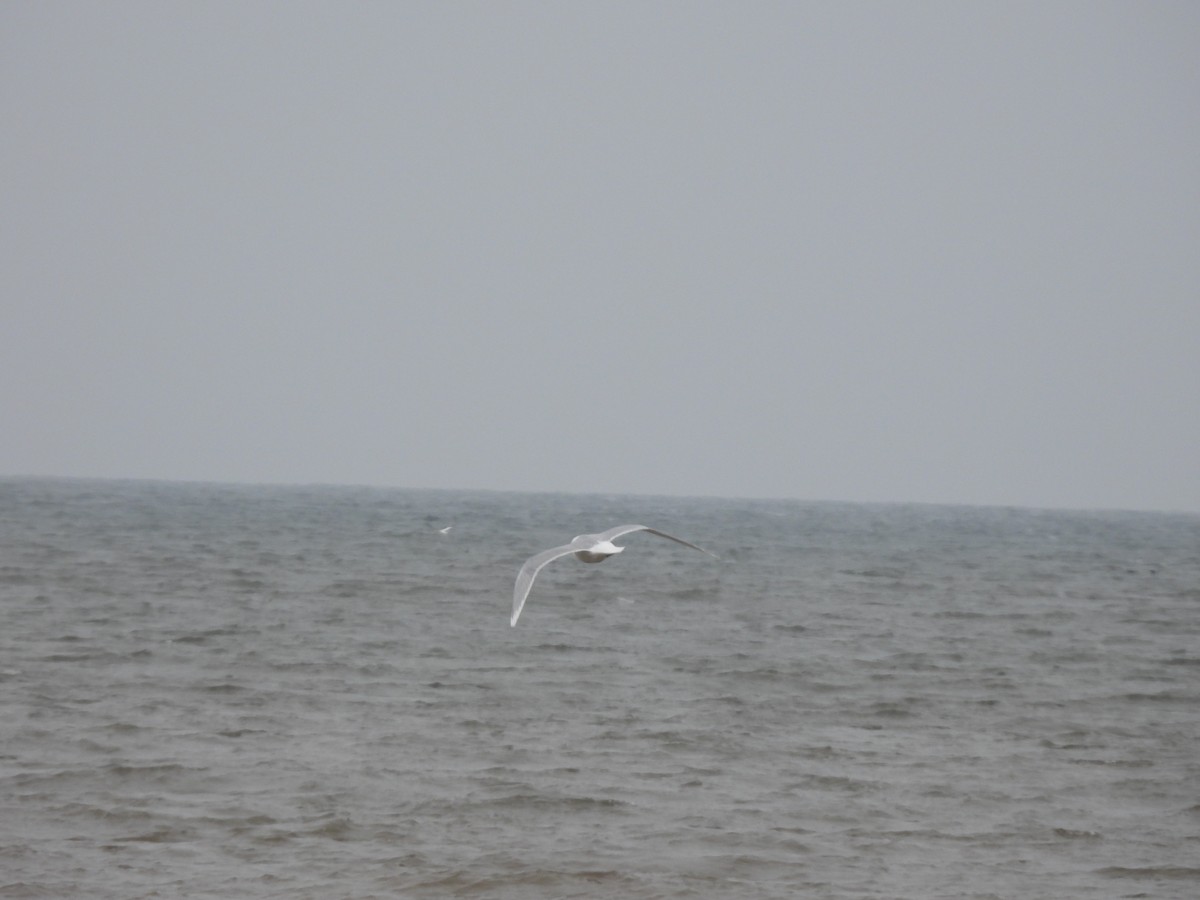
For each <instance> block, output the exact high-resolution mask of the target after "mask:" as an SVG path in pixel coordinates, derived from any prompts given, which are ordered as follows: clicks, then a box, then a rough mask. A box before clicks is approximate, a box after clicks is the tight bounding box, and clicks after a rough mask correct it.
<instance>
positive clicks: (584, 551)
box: [508, 525, 717, 625]
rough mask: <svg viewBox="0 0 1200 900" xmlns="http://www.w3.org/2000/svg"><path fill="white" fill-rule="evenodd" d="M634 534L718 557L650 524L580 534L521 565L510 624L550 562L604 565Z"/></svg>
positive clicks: (514, 622) (514, 620) (519, 614)
mask: <svg viewBox="0 0 1200 900" xmlns="http://www.w3.org/2000/svg"><path fill="white" fill-rule="evenodd" d="M634 531H648V532H650V533H651V534H657V535H658V536H659V537H664V538H666V539H667V540H669V541H674V542H675V543H677V544H683V546H685V547H691V548H692V549H693V550H699V551H700V552H701V553H705V554H707V555H709V556H711V557H713V559H716V558H717V557H716V555H715V554H713V553H709V552H708V551H707V550H705V549H704V548H703V547H697V546H696V545H695V544H692V543H689V542H688V541H685V540H683V538H677V537H675V536H674V535H671V534H667V533H666V532H665V531H659V530H658V529H656V528H650V527H649V526H648V525H618V526H617V527H616V528H610V529H608V530H607V531H601V532H600V533H599V534H581V535H578V536H576V537H575V538H573V539H572V540H571V543H569V544H563V545H562V546H560V547H551V548H550V549H549V550H543V551H542V552H541V553H535V554H534V555H533V556H531V557H529V559H527V560H525V564H524V565H523V566H521V571H519V572H518V573H517V583H516V585H515V586H514V587H513V608H512V618H511V619H510V620H509V623H508V624H509V625H516V624H517V619H518V618H520V616H521V610H522V609H523V608H524V606H525V599H526V598H527V597H528V596H529V589H530V588H531V587H533V579H534V578H536V577H537V573H538V572H540V571H541V570H542V569H543V568H544V567H545V566H546V565H547V564H548V563H551V562H553V561H554V560H556V559H558V558H559V557H561V556H574V557H575V558H576V559H578V560H579V561H580V562H585V563H598V562H604V560H606V559H608V558H609V557H610V556H616V555H617V554H618V553H621V552H623V551H624V550H625V548H624V547H618V546H617V545H616V544H614V543H613V541H614V540H615V539H616V538H619V537H621V535H624V534H630V533H631V532H634Z"/></svg>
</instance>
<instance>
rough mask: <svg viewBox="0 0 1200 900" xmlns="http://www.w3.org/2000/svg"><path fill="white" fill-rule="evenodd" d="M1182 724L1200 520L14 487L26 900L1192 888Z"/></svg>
mask: <svg viewBox="0 0 1200 900" xmlns="http://www.w3.org/2000/svg"><path fill="white" fill-rule="evenodd" d="M626 521H631V522H642V523H644V524H647V525H652V526H655V527H658V528H662V529H664V530H666V531H668V532H671V533H673V534H678V535H680V536H681V537H684V538H687V539H688V540H692V541H695V542H697V543H699V544H701V545H703V546H705V547H707V548H709V549H711V550H713V551H714V552H716V553H718V554H719V555H720V556H721V557H722V560H721V561H720V562H714V561H713V560H711V559H709V558H707V557H705V556H703V555H701V554H698V553H695V552H694V551H691V550H688V549H687V548H684V547H680V546H679V545H677V544H673V543H670V542H668V541H663V540H660V539H658V538H655V537H653V536H650V535H645V534H634V535H630V536H628V537H627V538H625V539H624V540H623V542H624V543H625V544H626V545H627V546H628V547H629V548H630V551H629V552H628V553H625V554H623V555H622V556H619V557H616V558H614V559H612V560H609V561H608V562H606V563H604V564H603V565H598V566H584V565H581V564H578V563H576V562H575V561H574V560H571V559H564V560H561V561H558V562H556V563H554V564H552V565H551V566H550V567H548V568H547V569H546V570H545V571H544V572H543V573H542V575H541V576H540V577H539V579H538V581H537V583H536V584H535V585H534V589H533V593H532V595H531V596H530V600H529V604H528V605H527V606H526V608H525V612H524V614H523V615H522V618H521V621H520V623H519V625H518V626H517V627H516V628H510V627H509V626H508V616H509V612H510V604H511V592H512V581H513V577H514V576H515V574H516V570H517V568H518V566H519V565H520V563H521V562H522V561H523V560H524V558H525V557H526V556H528V555H530V554H531V553H533V552H534V551H536V550H540V549H543V548H545V547H548V546H551V545H554V544H558V543H562V542H564V541H565V540H567V539H569V538H570V537H572V536H573V535H575V534H578V533H580V532H589V531H596V530H599V529H602V528H605V527H607V526H609V525H615V524H620V523H622V522H626ZM446 525H453V526H454V527H453V529H452V530H451V531H450V532H449V533H448V534H446V535H442V534H439V533H438V531H437V529H439V528H441V527H444V526H446ZM1198 747H1200V517H1196V516H1177V515H1166V514H1140V513H1067V512H1045V511H1032V510H1014V509H971V508H954V507H934V506H863V505H838V504H809V503H798V502H764V501H732V500H713V499H677V498H650V497H595V496H556V495H532V494H501V493H496V494H487V493H462V492H433V491H399V490H382V489H367V488H281V487H226V486H210V485H184V484H163V483H139V482H101V481H57V480H16V479H7V480H0V897H63V898H74V897H80V898H83V897H87V898H121V900H127V898H139V897H188V898H202V897H222V898H225V897H246V898H266V897H277V898H285V897H286V898H314V900H316V898H322V900H323V898H368V897H380V898H386V897H411V898H434V897H478V898H514V900H515V898H521V900H526V898H567V897H579V898H584V897H586V898H674V897H679V898H700V897H705V898H707V897H714V898H724V897H748V898H760V897H761V898H790V897H798V896H802V897H813V898H855V897H863V898H867V897H870V898H913V900H928V898H956V900H957V898H993V897H994V898H1022V900H1024V898H1047V900H1049V898H1054V900H1059V898H1068V897H1069V898H1075V897H1102V898H1107V897H1154V898H1192V897H1196V896H1200V750H1198V749H1197V748H1198Z"/></svg>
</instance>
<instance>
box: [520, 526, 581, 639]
mask: <svg viewBox="0 0 1200 900" xmlns="http://www.w3.org/2000/svg"><path fill="white" fill-rule="evenodd" d="M580 546H582V545H580ZM578 549H579V546H576V543H575V542H574V541H572V542H571V543H569V544H563V545H562V546H561V547H552V548H550V549H549V550H543V551H542V552H541V553H535V554H534V555H533V556H531V557H529V559H527V560H525V565H523V566H521V571H520V572H518V573H517V583H516V585H515V586H514V587H513V611H512V619H511V620H509V623H508V624H509V625H516V624H517V618H518V617H519V616H520V615H521V610H522V608H523V607H524V606H525V598H526V597H528V596H529V589H530V588H531V587H533V579H535V578H537V573H538V572H540V571H542V568H543V567H544V566H545V565H546V563H550V562H554V560H556V559H558V558H559V557H560V556H566V555H567V554H568V553H574V552H575V551H576V550H578Z"/></svg>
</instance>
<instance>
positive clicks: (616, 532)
mask: <svg viewBox="0 0 1200 900" xmlns="http://www.w3.org/2000/svg"><path fill="white" fill-rule="evenodd" d="M633 531H648V532H650V533H651V534H657V535H658V536H659V537H664V538H666V539H667V540H668V541H674V542H675V543H677V544H683V546H685V547H691V548H692V549H693V550H699V551H700V552H701V553H705V554H707V555H708V556H711V557H712V558H713V559H719V558H720V557H718V556H717V554H715V553H709V552H708V551H707V550H705V549H704V548H703V547H697V546H696V545H695V544H693V543H690V542H689V541H685V540H684V539H683V538H677V537H675V535H673V534H667V533H666V532H665V531H659V530H658V529H657V528H651V527H649V526H648V525H618V526H617V527H616V528H610V529H608V531H603V532H601V533H600V534H598V535H596V537H598V538H599V539H600V540H602V541H612V540H616V539H617V538H619V537H620V536H621V535H623V534H629V533H630V532H633Z"/></svg>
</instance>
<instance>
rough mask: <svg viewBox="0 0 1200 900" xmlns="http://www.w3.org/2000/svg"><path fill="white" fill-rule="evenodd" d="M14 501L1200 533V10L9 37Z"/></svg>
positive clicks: (503, 19) (793, 8)
mask: <svg viewBox="0 0 1200 900" xmlns="http://www.w3.org/2000/svg"><path fill="white" fill-rule="evenodd" d="M0 121H2V122H3V125H2V126H0V421H2V422H3V438H2V439H0V473H2V474H48V475H80V476H106V477H110V476H111V477H147V478H168V479H195V480H212V481H229V480H231V481H262V482H325V483H343V482H345V483H357V484H379V485H398V486H408V487H451V488H458V487H461V488H495V489H514V490H538V491H541V490H546V491H560V490H562V491H585V492H593V491H594V492H606V493H607V492H614V493H651V494H658V493H663V494H695V495H726V496H753V497H796V498H805V499H836V500H882V501H892V500H916V501H929V502H951V503H981V504H1010V505H1028V506H1051V507H1057V506H1061V507H1124V508H1150V509H1181V510H1200V4H1197V3H1194V2H1178V3H1164V2H1138V3H1128V2H1120V3H1106V2H1094V0H1087V2H1060V3H1045V2H1036V3H1028V4H1025V3H1018V2H1003V3H1000V2H997V3H960V2H957V0H955V2H946V3H933V2H914V3H843V2H814V3H804V2H788V3H729V2H720V3H704V2H698V0H688V2H669V3H667V2H659V3H652V2H641V0H639V2H635V3H620V2H602V3H601V2H595V3H551V2H546V3H525V2H510V3H453V4H446V3H434V2H423V3H416V2H412V3H357V4H345V3H307V2H286V3H284V2H281V3H267V2H256V3H244V2H204V3H191V4H180V3H169V4H167V3H159V2H145V3H133V2H114V3H103V4H100V3H88V2H78V3H64V2H17V0H13V2H8V3H4V4H0Z"/></svg>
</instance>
